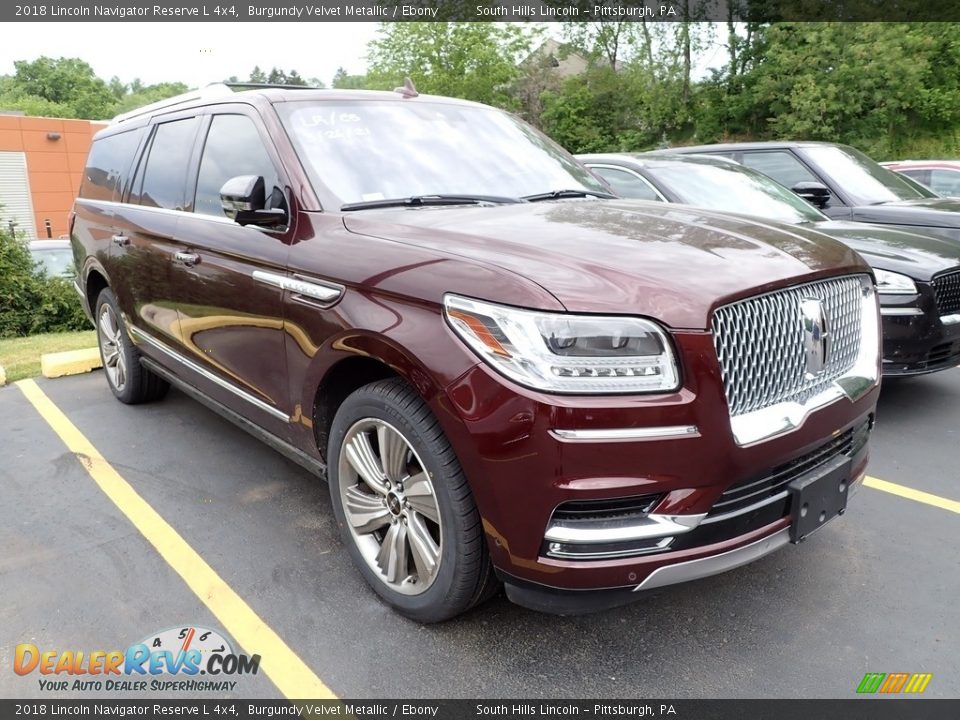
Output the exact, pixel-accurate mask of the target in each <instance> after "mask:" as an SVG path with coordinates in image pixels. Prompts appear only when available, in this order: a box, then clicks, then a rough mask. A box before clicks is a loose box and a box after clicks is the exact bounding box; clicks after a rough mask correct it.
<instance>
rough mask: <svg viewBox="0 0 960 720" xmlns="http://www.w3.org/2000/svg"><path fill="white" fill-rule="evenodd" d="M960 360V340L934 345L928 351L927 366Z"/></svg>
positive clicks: (948, 363) (947, 363)
mask: <svg viewBox="0 0 960 720" xmlns="http://www.w3.org/2000/svg"><path fill="white" fill-rule="evenodd" d="M955 360H960V340H958V341H956V342H948V343H942V344H940V345H936V346H934V347H933V348H932V349H931V350H930V352H929V353H927V363H926V364H927V366H928V367H932V366H935V365H950V364H953V363H954V361H955Z"/></svg>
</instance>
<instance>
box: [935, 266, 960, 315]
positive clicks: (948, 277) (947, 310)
mask: <svg viewBox="0 0 960 720" xmlns="http://www.w3.org/2000/svg"><path fill="white" fill-rule="evenodd" d="M933 292H934V293H935V294H936V296H937V307H938V308H939V311H940V314H941V315H954V314H955V313H960V270H951V271H950V272H948V273H945V274H943V275H940V276H938V277H935V278H934V279H933Z"/></svg>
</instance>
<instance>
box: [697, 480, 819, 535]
mask: <svg viewBox="0 0 960 720" xmlns="http://www.w3.org/2000/svg"><path fill="white" fill-rule="evenodd" d="M818 467H819V466H818ZM815 469H816V468H815ZM789 494H790V492H789V491H788V490H784V491H783V492H779V493H777V494H776V495H771V496H770V497H768V498H764V499H763V500H759V501H757V502H755V503H753V504H752V505H747V506H746V507H742V508H740V509H739V510H731V511H730V512H728V513H724V514H723V515H711V516H710V517H708V518H706V519H704V521H703V522H702V523H700V524H701V525H710V524H712V523H718V522H723V521H724V520H729V519H730V518H735V517H737V516H738V515H746V514H747V513H749V512H753V511H754V510H759V509H760V508H762V507H765V506H767V505H772V504H773V503H775V502H778V501H780V500H783V499H785V498H786V497H787V496H788V495H789Z"/></svg>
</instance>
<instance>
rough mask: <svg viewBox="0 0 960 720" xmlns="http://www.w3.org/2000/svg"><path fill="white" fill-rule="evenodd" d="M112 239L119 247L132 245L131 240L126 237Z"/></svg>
mask: <svg viewBox="0 0 960 720" xmlns="http://www.w3.org/2000/svg"><path fill="white" fill-rule="evenodd" d="M110 239H111V240H113V244H114V245H116V246H118V247H123V246H124V245H129V244H130V238H128V237H127V236H126V235H114V236H113V237H112V238H110Z"/></svg>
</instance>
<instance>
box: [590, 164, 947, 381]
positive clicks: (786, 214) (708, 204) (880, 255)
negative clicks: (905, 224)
mask: <svg viewBox="0 0 960 720" xmlns="http://www.w3.org/2000/svg"><path fill="white" fill-rule="evenodd" d="M577 158H578V159H579V160H580V161H581V162H582V163H584V164H585V165H586V166H587V167H588V168H590V169H591V170H592V171H593V172H594V173H596V174H597V175H599V176H600V177H602V178H603V179H604V180H605V181H606V182H607V183H609V185H610V186H611V187H612V188H614V189H615V191H616V192H617V194H618V195H620V196H621V197H624V198H639V199H644V200H659V201H663V202H674V203H686V204H688V205H695V206H697V207H704V208H710V209H712V210H726V211H729V212H735V213H743V214H744V215H754V216H756V217H759V218H765V219H767V220H776V221H778V222H785V223H790V224H791V225H800V226H803V227H809V228H811V229H813V230H817V231H818V232H822V233H823V234H824V235H828V236H830V237H832V238H833V239H835V240H839V241H840V242H842V243H845V244H846V245H849V246H850V247H852V248H853V249H854V250H856V251H857V252H859V253H860V254H861V255H862V256H863V257H864V259H865V260H866V261H867V262H868V263H870V266H871V267H872V268H873V270H874V273H875V274H876V278H877V286H878V289H879V293H880V315H881V316H882V326H883V373H884V375H888V376H896V375H919V374H924V373H930V372H935V371H937V370H946V369H948V368H954V367H956V366H957V365H958V364H960V245H957V244H956V243H952V242H950V241H949V240H945V239H943V238H938V237H935V236H929V235H921V234H918V233H911V232H905V231H902V230H896V229H893V228H890V227H883V226H881V225H869V224H866V223H853V222H846V221H843V220H831V219H830V218H828V217H827V216H826V215H824V214H823V213H821V212H820V211H819V210H816V209H814V208H813V207H812V206H811V205H809V204H808V203H806V202H804V201H803V200H801V199H800V198H799V197H797V196H796V195H795V194H794V193H792V192H790V191H789V190H787V189H786V188H785V187H783V186H782V185H780V184H779V183H777V182H776V181H774V180H772V179H771V178H769V177H767V176H766V175H763V174H762V173H759V172H757V171H756V170H751V169H750V168H746V167H744V166H742V165H740V164H739V163H735V162H733V161H732V160H728V159H726V158H722V157H716V156H709V155H668V154H661V153H653V154H599V155H578V156H577Z"/></svg>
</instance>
